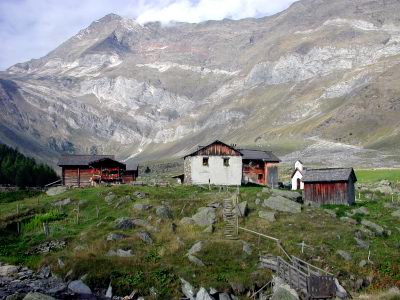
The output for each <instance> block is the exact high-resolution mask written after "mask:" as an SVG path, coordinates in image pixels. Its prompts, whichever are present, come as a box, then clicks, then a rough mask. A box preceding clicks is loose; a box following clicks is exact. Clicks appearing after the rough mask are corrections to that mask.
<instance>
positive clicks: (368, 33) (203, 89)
mask: <svg viewBox="0 0 400 300" xmlns="http://www.w3.org/2000/svg"><path fill="white" fill-rule="evenodd" d="M398 11H400V3H399V1H397V0H376V1H370V0H368V1H367V0H356V1H346V0H335V1H328V0H302V1H299V2H296V3H295V4H293V5H292V6H291V7H290V8H289V9H287V10H286V11H283V12H281V13H279V14H277V15H274V16H271V17H266V18H261V19H245V20H238V21H232V20H223V21H208V22H203V23H199V24H186V23H177V24H174V25H172V26H167V27H162V26H161V25H160V24H159V23H149V24H146V25H143V26H142V25H140V24H137V23H136V22H135V21H134V20H129V19H125V18H122V17H120V16H117V15H107V16H105V17H104V18H102V19H100V20H98V21H95V22H93V23H92V24H91V25H90V26H89V27H88V28H86V29H83V30H82V31H80V32H79V33H78V34H77V35H76V36H74V37H72V38H71V39H69V40H68V41H66V42H65V43H63V44H62V45H60V46H59V47H58V48H57V49H55V50H54V51H52V52H50V53H49V54H48V55H46V56H45V57H43V58H40V59H37V60H32V61H29V62H26V63H21V64H17V65H15V66H13V67H11V68H9V69H8V70H7V71H6V72H3V73H0V108H1V110H0V137H1V139H2V140H4V141H5V142H6V143H8V144H12V145H14V146H19V147H20V148H21V149H22V150H25V151H26V152H29V153H30V154H34V155H36V156H37V157H39V158H41V159H46V160H50V161H53V162H54V160H55V158H56V156H57V154H58V153H65V152H67V153H73V152H75V153H81V152H87V151H98V152H113V153H117V154H118V156H119V157H120V158H121V159H135V160H144V159H158V158H164V157H167V156H174V155H175V156H177V155H181V154H182V153H183V152H184V151H185V150H187V149H188V148H190V147H192V146H193V145H195V144H197V143H204V142H205V141H209V140H211V139H213V138H219V139H223V140H226V141H227V142H235V143H241V144H246V145H253V146H256V145H257V146H261V147H264V146H268V147H272V148H275V149H279V150H281V151H282V153H289V152H293V151H296V152H293V153H295V155H297V156H303V155H307V153H308V154H309V153H310V152H309V148H310V147H320V148H319V149H322V148H324V147H325V148H326V149H325V150H329V149H332V144H330V143H333V144H334V145H336V146H338V145H339V146H338V147H339V148H340V147H341V146H340V145H343V147H342V148H340V149H342V152H343V153H346V152H348V151H349V149H358V150H357V153H356V154H355V155H359V156H362V155H364V157H371V156H376V155H378V154H380V152H378V151H375V150H379V151H383V150H384V151H389V152H390V151H392V150H394V149H395V148H396V147H398V146H399V145H400V134H399V129H398V128H399V125H400V109H399V105H400V99H399V96H398V95H399V94H400V87H399V86H398V84H396V82H398V80H397V79H399V77H400V18H399V16H398V14H397V13H396V12H398ZM321 141H323V142H321ZM312 145H314V146H312ZM329 145H330V146H329ZM349 147H350V148H349ZM354 147H355V148H354ZM304 148H305V150H304V151H303V152H301V150H302V149H304ZM335 149H336V148H335ZM340 149H339V150H338V151H337V152H340ZM368 149H373V150H368ZM298 151H300V152H298ZM307 151H308V152H307ZM335 153H336V152H335ZM293 155H294V154H293ZM293 155H292V156H293ZM292 156H290V155H288V156H287V157H288V158H289V157H290V158H291V157H292ZM388 161H390V160H388Z"/></svg>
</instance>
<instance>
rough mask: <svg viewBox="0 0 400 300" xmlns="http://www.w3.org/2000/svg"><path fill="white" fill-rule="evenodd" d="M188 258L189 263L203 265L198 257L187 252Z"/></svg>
mask: <svg viewBox="0 0 400 300" xmlns="http://www.w3.org/2000/svg"><path fill="white" fill-rule="evenodd" d="M188 259H189V261H190V262H191V263H193V264H195V265H196V266H199V267H204V266H205V264H204V263H203V262H202V261H201V260H200V259H199V258H197V257H196V256H193V255H190V254H189V255H188Z"/></svg>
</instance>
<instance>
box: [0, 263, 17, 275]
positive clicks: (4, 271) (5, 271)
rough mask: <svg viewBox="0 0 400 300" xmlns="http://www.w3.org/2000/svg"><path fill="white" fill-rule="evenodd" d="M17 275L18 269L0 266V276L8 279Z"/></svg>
mask: <svg viewBox="0 0 400 300" xmlns="http://www.w3.org/2000/svg"><path fill="white" fill-rule="evenodd" d="M17 273H18V267H17V266H13V265H4V266H0V276H2V277H10V276H12V275H14V274H17Z"/></svg>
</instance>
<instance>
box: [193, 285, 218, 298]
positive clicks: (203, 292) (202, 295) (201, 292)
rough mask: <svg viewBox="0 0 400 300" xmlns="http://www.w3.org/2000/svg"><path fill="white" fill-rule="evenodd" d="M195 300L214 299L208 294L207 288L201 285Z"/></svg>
mask: <svg viewBox="0 0 400 300" xmlns="http://www.w3.org/2000/svg"><path fill="white" fill-rule="evenodd" d="M196 300H214V298H213V297H211V296H210V294H208V292H207V290H206V289H205V288H203V287H201V288H200V290H199V291H198V292H197V295H196Z"/></svg>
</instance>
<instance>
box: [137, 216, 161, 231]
mask: <svg viewBox="0 0 400 300" xmlns="http://www.w3.org/2000/svg"><path fill="white" fill-rule="evenodd" d="M132 223H133V224H134V225H135V226H139V227H144V228H146V229H147V230H150V231H158V230H157V228H156V227H154V226H153V225H151V224H150V222H149V221H146V220H143V219H133V220H132Z"/></svg>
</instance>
